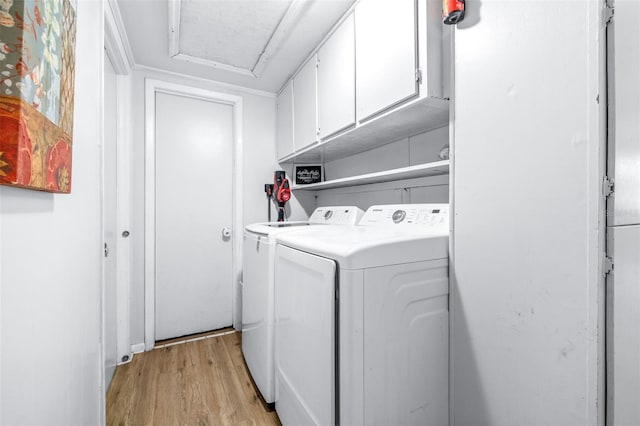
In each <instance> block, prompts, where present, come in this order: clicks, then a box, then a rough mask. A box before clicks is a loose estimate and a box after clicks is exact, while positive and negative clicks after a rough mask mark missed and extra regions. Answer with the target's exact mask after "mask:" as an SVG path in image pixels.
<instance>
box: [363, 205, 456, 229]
mask: <svg viewBox="0 0 640 426" xmlns="http://www.w3.org/2000/svg"><path fill="white" fill-rule="evenodd" d="M359 224H360V225H363V226H416V227H425V228H429V229H433V230H436V231H448V229H449V204H441V203H439V204H388V205H381V206H371V207H369V208H368V209H367V211H366V212H365V214H364V216H362V219H361V220H360V223H359Z"/></svg>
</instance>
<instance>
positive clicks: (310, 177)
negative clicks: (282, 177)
mask: <svg viewBox="0 0 640 426" xmlns="http://www.w3.org/2000/svg"><path fill="white" fill-rule="evenodd" d="M294 173H295V176H296V185H308V184H310V183H318V182H322V166H321V165H319V164H300V165H296V166H295V167H294Z"/></svg>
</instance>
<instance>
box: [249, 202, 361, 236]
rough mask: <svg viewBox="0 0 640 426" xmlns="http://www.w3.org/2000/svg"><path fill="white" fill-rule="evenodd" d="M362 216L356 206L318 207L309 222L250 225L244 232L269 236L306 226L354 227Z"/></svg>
mask: <svg viewBox="0 0 640 426" xmlns="http://www.w3.org/2000/svg"><path fill="white" fill-rule="evenodd" d="M363 214H364V212H363V211H362V210H360V209H359V208H358V207H356V206H328V207H318V208H317V209H315V210H314V211H313V213H312V214H311V217H309V220H302V221H295V222H259V223H252V224H251V225H247V226H246V227H245V230H246V231H247V232H249V233H251V234H256V235H262V236H270V235H276V234H279V233H280V232H284V231H290V230H292V229H296V228H300V227H305V226H308V225H355V224H357V223H358V221H359V220H360V218H361V217H362V215H363Z"/></svg>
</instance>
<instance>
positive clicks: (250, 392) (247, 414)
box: [107, 332, 280, 425]
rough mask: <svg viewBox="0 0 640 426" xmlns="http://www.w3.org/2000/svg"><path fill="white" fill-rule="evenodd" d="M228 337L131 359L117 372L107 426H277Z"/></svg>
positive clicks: (236, 339) (235, 340) (235, 336)
mask: <svg viewBox="0 0 640 426" xmlns="http://www.w3.org/2000/svg"><path fill="white" fill-rule="evenodd" d="M240 339H241V333H238V332H234V333H231V334H226V335H222V336H218V337H212V338H207V339H202V340H197V341H192V342H187V343H184V344H179V345H173V346H167V347H164V348H161V349H155V350H153V351H150V352H145V353H142V354H137V355H135V357H134V358H133V361H132V362H131V363H129V364H125V365H121V366H119V367H118V368H117V370H116V373H115V375H114V377H113V381H112V383H111V386H110V387H109V392H108V393H107V424H108V425H280V421H279V420H278V416H277V415H276V413H275V411H270V410H269V409H268V408H267V406H266V405H265V404H264V401H263V400H262V399H261V398H260V396H259V395H258V393H257V390H256V389H255V385H254V384H253V382H252V381H251V378H250V375H249V371H248V370H247V367H246V364H245V362H244V359H243V357H242V350H241V346H240Z"/></svg>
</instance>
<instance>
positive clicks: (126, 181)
mask: <svg viewBox="0 0 640 426" xmlns="http://www.w3.org/2000/svg"><path fill="white" fill-rule="evenodd" d="M123 28H124V24H123V23H122V17H121V16H120V11H119V9H118V5H117V3H116V1H115V0H106V1H105V2H104V49H105V52H106V54H107V56H108V57H109V60H110V62H111V64H112V66H113V69H114V71H115V74H116V76H115V79H116V105H117V107H116V110H117V118H116V123H117V124H116V151H117V154H116V155H117V159H116V167H115V168H116V175H117V176H116V187H117V201H116V203H117V205H118V209H117V213H116V221H117V226H116V230H117V235H116V239H115V251H116V255H115V257H116V259H115V260H116V265H117V267H116V274H117V279H116V281H117V290H116V293H117V304H116V305H117V308H116V309H117V314H116V316H117V361H118V363H119V364H121V363H126V362H129V361H130V360H131V354H132V351H131V341H130V338H129V335H130V330H129V327H130V324H129V317H130V315H129V309H130V300H129V296H130V292H129V286H130V282H131V276H130V274H131V239H132V238H130V237H128V235H129V234H125V235H127V236H123V235H122V233H123V232H124V231H127V232H129V230H130V229H131V182H132V177H131V157H132V146H131V125H130V120H131V77H130V71H131V67H132V66H133V54H132V53H131V49H130V48H129V43H128V41H127V37H126V34H125V33H124V29H123Z"/></svg>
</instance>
